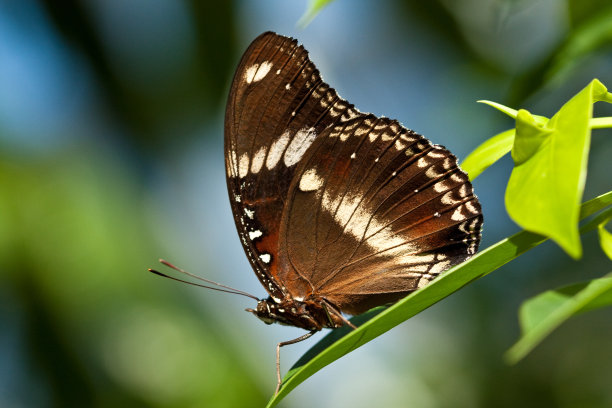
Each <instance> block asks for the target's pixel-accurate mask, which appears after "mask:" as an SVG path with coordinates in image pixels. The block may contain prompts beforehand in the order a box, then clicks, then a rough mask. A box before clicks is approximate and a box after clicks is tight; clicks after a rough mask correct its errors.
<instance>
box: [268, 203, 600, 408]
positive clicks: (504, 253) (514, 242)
mask: <svg viewBox="0 0 612 408" xmlns="http://www.w3.org/2000/svg"><path fill="white" fill-rule="evenodd" d="M611 204H612V191H610V192H608V193H606V194H603V195H601V196H599V197H596V198H594V199H592V200H590V201H588V202H586V203H584V204H583V206H582V210H581V213H580V217H581V218H586V217H589V216H590V215H592V214H594V213H596V212H598V211H600V210H601V209H603V208H605V207H607V206H609V205H611ZM545 240H546V238H545V237H543V236H541V235H537V234H534V233H531V232H528V231H522V232H519V233H518V234H515V235H513V236H512V237H510V238H506V239H504V240H502V241H500V242H498V243H497V244H495V245H492V246H490V247H489V248H487V249H485V250H483V251H480V252H479V253H478V254H476V255H475V256H474V257H472V258H471V259H469V260H468V261H466V262H464V263H462V264H460V265H457V266H455V267H453V268H451V269H450V270H448V271H447V272H445V273H444V274H443V275H442V276H440V277H439V278H437V279H436V280H434V281H433V282H432V283H430V284H429V285H427V286H425V287H424V288H422V289H419V290H417V291H416V292H413V293H412V294H410V295H408V296H407V297H406V298H404V299H403V300H401V301H400V302H398V303H396V304H395V305H393V306H391V307H389V308H384V307H379V308H376V309H373V310H370V311H369V312H367V313H365V314H363V315H360V316H356V317H354V318H353V319H351V321H352V322H354V323H355V324H356V325H357V326H358V329H357V330H351V329H350V328H346V327H343V328H340V329H335V330H333V331H332V332H331V333H330V334H328V335H327V336H325V337H324V338H323V339H322V340H321V341H319V343H317V344H316V345H315V346H314V347H312V348H311V349H310V350H309V351H308V352H307V353H306V354H304V356H302V358H300V359H299V360H298V362H297V363H296V364H295V365H294V366H293V367H292V368H291V370H289V372H288V373H287V375H286V376H285V378H284V380H283V385H282V387H281V389H280V391H279V392H278V394H276V395H274V396H273V397H272V399H270V401H269V402H268V405H267V406H268V407H273V406H274V405H276V404H277V403H278V402H279V401H280V400H281V399H283V398H284V397H285V396H286V395H287V394H289V392H291V390H292V389H294V388H295V387H296V386H298V385H299V384H300V383H301V382H303V381H304V380H306V379H307V378H308V377H310V376H312V375H313V374H314V373H316V372H317V371H319V370H320V369H322V368H323V367H325V366H326V365H328V364H330V363H332V362H334V361H335V360H337V359H339V358H340V357H342V356H344V355H346V354H348V353H350V352H351V351H353V350H355V349H357V348H358V347H361V346H362V345H364V344H366V343H367V342H369V341H370V340H373V339H374V338H376V337H378V336H380V335H381V334H383V333H385V332H386V331H388V330H390V329H392V328H393V327H395V326H397V325H399V324H400V323H402V322H404V321H405V320H408V319H409V318H411V317H412V316H414V315H416V314H417V313H419V312H421V311H423V310H425V309H427V308H428V307H429V306H431V305H433V304H435V303H437V302H438V301H440V300H441V299H443V298H445V297H447V296H449V295H450V294H452V293H454V292H455V291H457V290H459V289H461V288H462V287H463V286H465V285H467V284H469V283H470V282H472V281H474V280H476V279H478V278H480V277H483V276H485V275H487V274H489V273H490V272H492V271H494V270H495V269H497V268H499V267H500V266H502V265H504V264H506V263H507V262H509V261H511V260H512V259H514V258H516V257H517V256H519V255H521V254H522V253H524V252H526V251H528V250H529V249H531V248H533V247H535V246H537V245H539V244H541V243H542V242H544V241H545ZM362 322H363V324H361V323H362Z"/></svg>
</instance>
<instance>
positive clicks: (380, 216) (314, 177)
mask: <svg viewBox="0 0 612 408" xmlns="http://www.w3.org/2000/svg"><path fill="white" fill-rule="evenodd" d="M481 224H482V214H481V209H480V204H479V203H478V200H477V198H476V197H475V196H474V194H473V190H472V186H471V184H470V182H469V180H468V178H467V175H466V174H465V173H464V172H463V171H462V170H461V169H460V168H459V167H457V161H456V158H455V157H454V156H453V155H452V154H451V153H450V152H449V151H448V150H446V149H445V148H443V147H441V146H437V145H432V144H431V143H430V142H429V141H428V140H427V139H425V138H424V137H423V136H421V135H418V134H416V133H414V132H412V131H409V130H407V129H405V128H403V127H402V126H401V125H400V124H399V123H398V122H397V121H393V120H389V119H386V118H377V117H375V116H373V115H364V116H361V117H359V118H356V119H353V120H350V121H347V122H344V123H342V124H338V125H336V126H333V127H331V128H330V129H328V130H327V131H326V132H324V133H323V134H321V135H320V137H319V138H318V139H317V140H315V142H314V143H313V144H312V146H311V147H310V148H309V150H308V151H307V153H306V155H305V156H304V157H303V159H302V161H301V162H300V164H299V165H298V167H297V170H296V173H295V176H294V180H293V182H292V183H291V186H290V190H289V194H288V201H287V206H286V208H285V212H284V214H283V219H282V225H281V229H280V233H281V238H280V239H281V241H280V256H279V258H280V259H279V265H280V268H279V273H280V278H281V280H283V281H291V282H292V286H291V287H292V288H295V290H296V293H292V295H293V296H295V297H298V298H299V297H307V296H309V295H311V294H314V295H315V296H320V297H322V298H325V299H327V300H328V301H329V302H331V303H332V304H334V305H336V306H337V307H338V308H340V310H342V311H343V312H346V313H350V314H359V313H362V312H364V311H366V310H368V309H369V308H371V307H374V306H377V305H381V304H386V303H390V302H394V301H396V300H398V299H400V298H401V297H403V296H405V295H406V294H408V293H410V292H412V291H414V290H416V289H417V288H419V287H422V286H423V285H425V284H427V283H428V282H429V281H431V280H432V279H434V278H435V277H436V276H437V275H438V274H440V273H441V272H442V271H444V270H446V269H448V268H450V267H451V266H452V265H455V264H458V263H460V262H462V261H464V260H466V259H467V258H469V257H470V256H471V255H472V254H474V253H475V252H476V250H477V247H478V243H479V241H480V229H481Z"/></svg>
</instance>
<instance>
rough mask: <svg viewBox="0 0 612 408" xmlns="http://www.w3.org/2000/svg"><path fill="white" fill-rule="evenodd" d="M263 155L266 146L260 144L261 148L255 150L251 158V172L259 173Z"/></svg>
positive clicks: (264, 155)
mask: <svg viewBox="0 0 612 408" xmlns="http://www.w3.org/2000/svg"><path fill="white" fill-rule="evenodd" d="M265 157H266V147H265V146H262V147H261V148H259V150H257V153H255V156H254V157H253V160H252V161H251V172H252V173H253V174H257V173H259V170H261V167H262V166H263V163H264V159H265Z"/></svg>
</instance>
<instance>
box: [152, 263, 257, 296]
mask: <svg viewBox="0 0 612 408" xmlns="http://www.w3.org/2000/svg"><path fill="white" fill-rule="evenodd" d="M159 262H161V263H162V264H164V265H166V266H167V267H169V268H172V269H174V270H175V271H177V272H180V273H182V274H185V275H188V276H190V277H192V278H194V279H198V280H200V281H203V282H206V283H209V284H211V285H215V286H219V287H213V286H207V285H202V284H199V283H194V282H190V281H186V280H183V279H178V278H175V277H172V276H170V275H167V274H165V273H162V272H159V271H156V270H155V269H149V272H151V273H154V274H156V275H159V276H163V277H164V278H168V279H172V280H175V281H178V282H183V283H187V284H190V285H194V286H199V287H202V288H207V289H212V290H217V291H219V292H226V293H234V294H236V295H242V296H246V297H249V298H251V299H255V300H257V301H259V298H258V297H257V296H255V295H251V294H250V293H248V292H245V291H242V290H240V289H236V288H232V287H231V286H227V285H223V284H221V283H219V282H215V281H212V280H210V279H205V278H203V277H201V276H198V275H195V274H193V273H190V272H187V271H185V270H183V269H181V268H179V267H178V266H175V265H173V264H171V263H170V262H168V261H166V260H164V259H160V260H159ZM221 288H223V289H221Z"/></svg>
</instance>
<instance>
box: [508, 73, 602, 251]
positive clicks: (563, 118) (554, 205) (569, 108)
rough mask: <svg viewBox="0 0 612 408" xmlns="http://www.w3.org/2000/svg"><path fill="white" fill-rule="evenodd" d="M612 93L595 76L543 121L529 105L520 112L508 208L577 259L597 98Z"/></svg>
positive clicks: (517, 219) (518, 219)
mask: <svg viewBox="0 0 612 408" xmlns="http://www.w3.org/2000/svg"><path fill="white" fill-rule="evenodd" d="M609 98H610V95H609V94H608V93H607V89H606V88H605V86H604V85H603V84H602V83H601V82H599V81H598V80H593V81H592V82H591V83H590V84H589V85H588V86H587V87H586V88H584V89H583V90H582V91H580V92H579V93H578V94H577V95H576V96H574V97H573V98H572V99H570V100H569V101H568V102H567V103H566V104H565V105H563V107H561V109H560V110H559V112H557V113H556V114H555V115H554V116H553V117H552V118H551V119H550V120H549V121H548V123H546V124H544V125H542V124H541V123H539V119H537V118H536V117H534V116H532V115H531V114H529V112H527V111H525V110H520V111H518V113H517V116H516V136H515V140H514V146H513V148H512V157H513V159H514V161H515V167H514V169H513V170H512V174H511V175H510V180H509V182H508V188H507V189H506V197H505V201H506V208H507V210H508V213H509V215H510V217H511V218H512V219H513V220H514V221H515V222H516V223H517V224H518V225H520V226H521V227H522V228H524V229H526V230H529V231H532V232H536V233H539V234H542V235H545V236H548V237H550V238H551V239H553V240H554V241H555V242H557V243H558V244H559V245H560V246H561V247H562V248H563V249H564V250H565V252H567V253H568V254H569V255H570V256H572V257H574V258H579V257H580V256H581V255H582V246H581V244H580V236H579V233H578V219H579V211H580V201H581V198H582V193H583V191H584V182H585V179H586V168H587V167H586V166H587V158H588V150H589V145H590V138H591V128H590V121H591V117H592V113H593V103H594V102H596V101H599V100H606V99H609Z"/></svg>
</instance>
